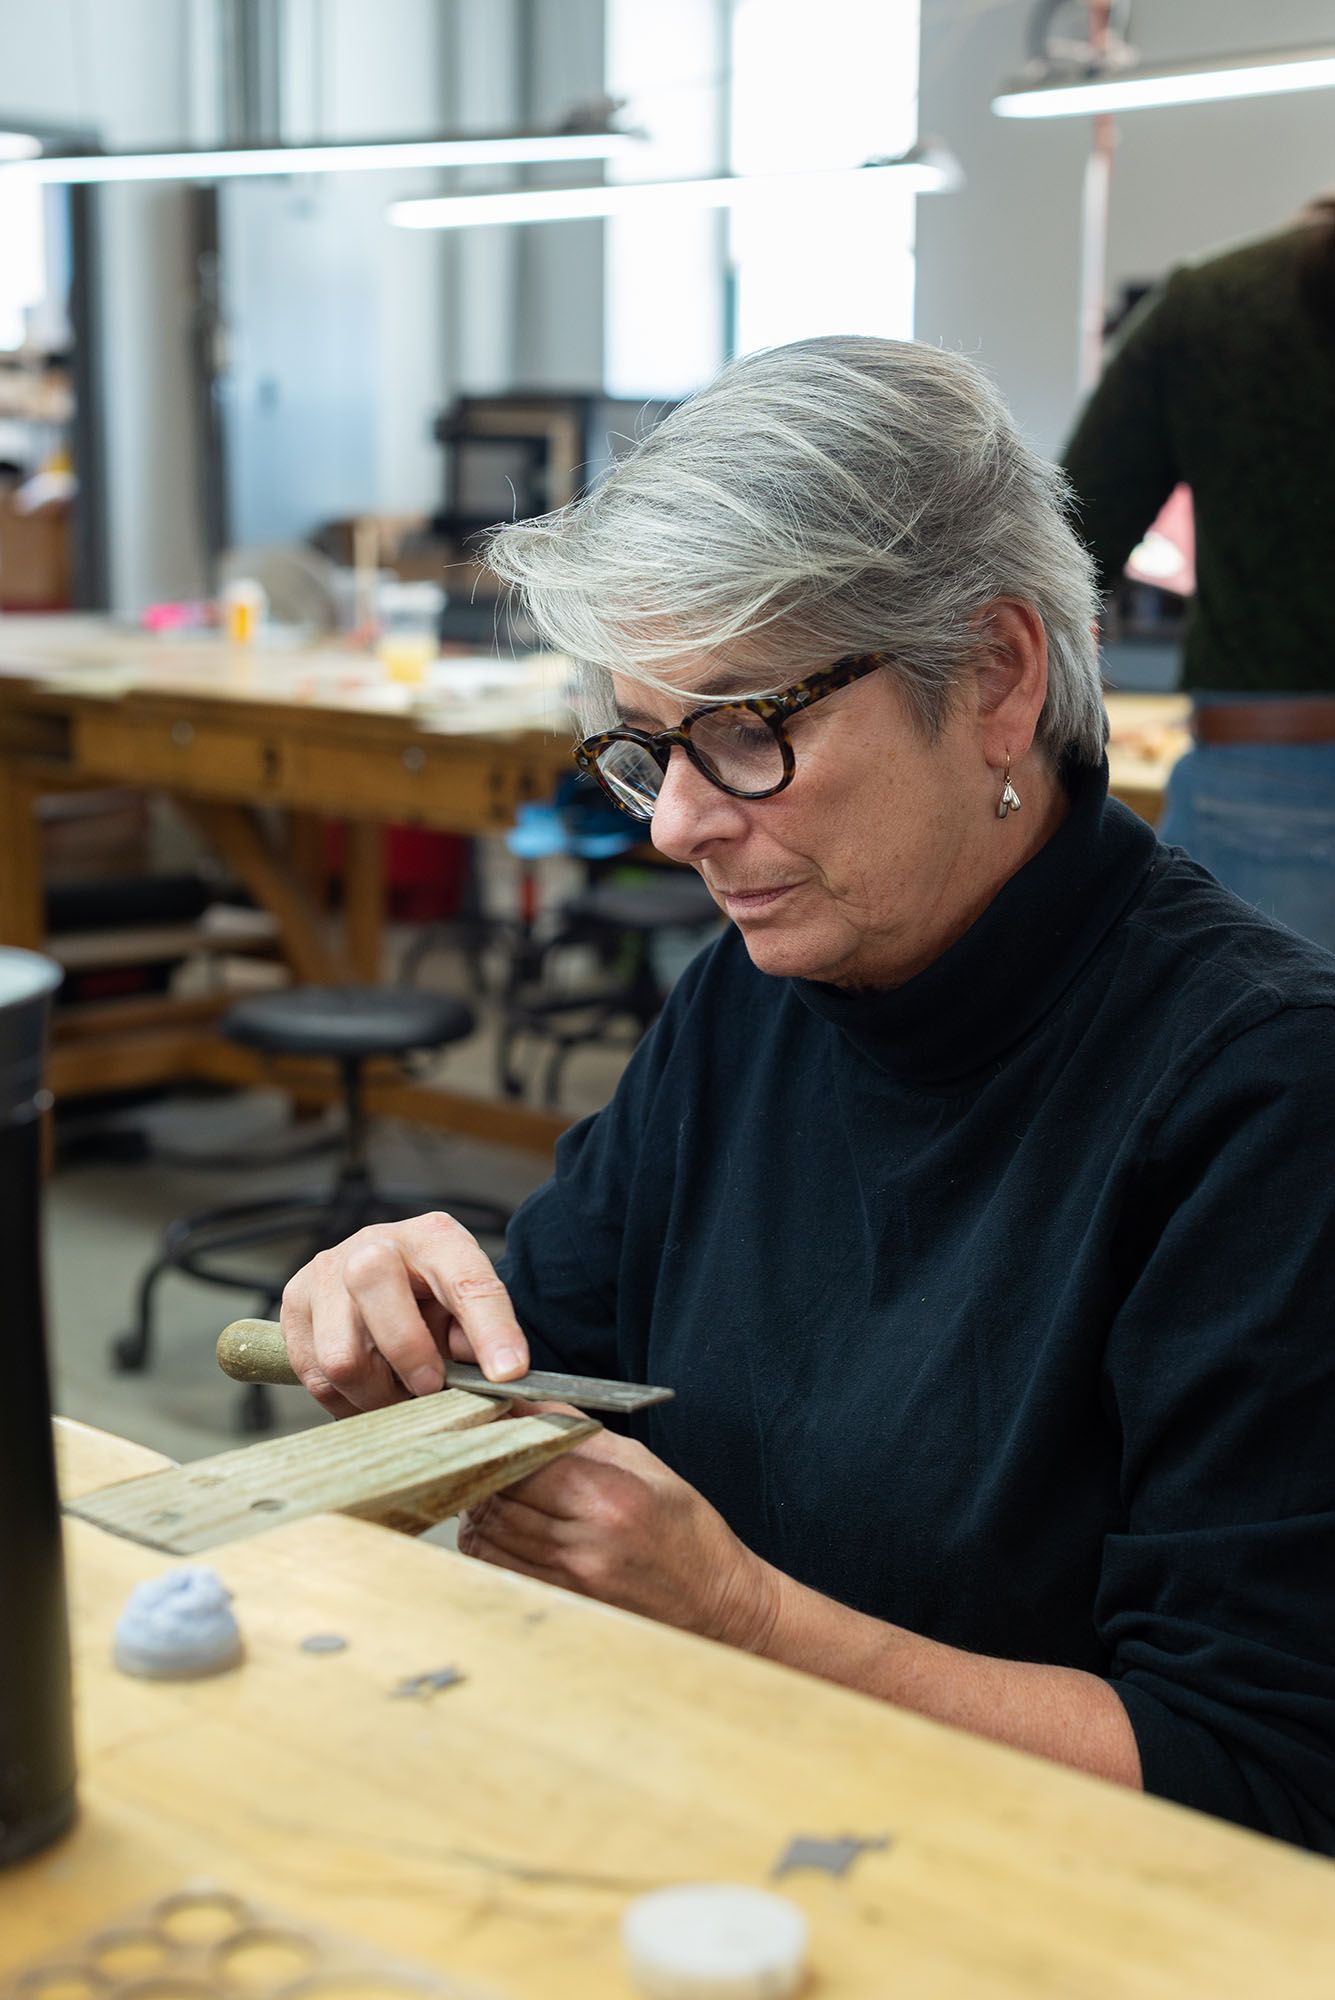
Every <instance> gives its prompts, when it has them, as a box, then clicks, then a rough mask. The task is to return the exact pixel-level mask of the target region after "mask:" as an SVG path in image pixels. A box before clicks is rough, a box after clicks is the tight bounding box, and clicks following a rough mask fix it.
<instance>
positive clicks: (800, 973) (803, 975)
mask: <svg viewBox="0 0 1335 2000" xmlns="http://www.w3.org/2000/svg"><path fill="white" fill-rule="evenodd" d="M737 928H738V930H739V931H740V932H741V933H742V939H743V942H744V943H745V945H746V949H747V952H748V954H749V956H750V959H751V963H752V965H754V966H755V968H756V970H757V972H769V973H772V974H773V975H774V977H775V978H776V979H825V980H828V979H833V978H835V977H836V976H837V967H838V966H839V964H840V963H841V962H842V958H843V956H844V955H843V954H842V953H840V952H839V951H837V950H835V949H834V948H833V947H832V943H831V940H829V939H820V938H816V937H813V936H812V935H811V933H810V931H806V932H805V933H804V932H803V931H802V930H799V929H797V928H794V929H793V930H791V931H785V930H784V929H783V928H781V927H780V926H779V925H777V924H776V925H774V926H773V927H771V926H768V925H764V924H756V925H754V926H747V925H746V924H738V926H737Z"/></svg>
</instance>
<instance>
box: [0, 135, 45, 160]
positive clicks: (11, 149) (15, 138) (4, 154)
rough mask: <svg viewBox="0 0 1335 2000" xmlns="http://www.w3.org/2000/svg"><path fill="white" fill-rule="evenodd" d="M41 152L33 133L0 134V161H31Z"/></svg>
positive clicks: (39, 142)
mask: <svg viewBox="0 0 1335 2000" xmlns="http://www.w3.org/2000/svg"><path fill="white" fill-rule="evenodd" d="M41 150H42V142H41V140H40V139H34V137H33V135H32V133H31V132H0V160H31V159H32V158H33V157H34V155H35V154H37V153H40V152H41Z"/></svg>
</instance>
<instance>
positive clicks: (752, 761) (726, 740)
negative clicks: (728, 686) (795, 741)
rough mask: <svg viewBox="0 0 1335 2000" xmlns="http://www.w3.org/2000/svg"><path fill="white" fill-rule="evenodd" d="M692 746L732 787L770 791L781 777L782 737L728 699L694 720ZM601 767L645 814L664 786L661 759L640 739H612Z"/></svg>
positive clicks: (600, 760) (613, 784)
mask: <svg viewBox="0 0 1335 2000" xmlns="http://www.w3.org/2000/svg"><path fill="white" fill-rule="evenodd" d="M691 748H692V749H693V750H694V751H695V753H696V756H697V757H698V758H699V760H700V762H701V763H702V764H703V765H704V766H705V769H706V770H707V771H708V772H709V774H710V775H711V777H715V778H718V779H719V780H720V781H721V782H722V783H723V784H725V785H727V786H728V787H729V788H730V789H731V790H732V791H734V792H742V793H751V794H758V793H762V792H768V791H772V790H773V788H774V787H775V786H776V785H778V784H779V783H780V782H781V781H782V779H783V770H784V765H783V750H782V747H781V745H780V743H779V739H778V737H777V736H776V735H775V733H774V731H773V730H772V729H770V728H769V726H768V725H767V724H766V723H764V722H762V721H761V719H760V717H759V716H758V715H756V714H754V713H753V712H752V710H750V709H749V708H742V707H740V706H733V705H732V704H729V703H724V704H722V705H721V706H720V707H718V708H713V709H710V710H709V712H708V713H707V714H705V715H701V716H698V717H697V718H696V719H695V721H694V722H692V724H691ZM598 769H599V771H600V772H601V774H602V776H603V777H604V778H605V779H606V781H607V783H608V784H609V785H610V786H611V787H612V789H613V790H614V791H615V792H616V794H617V796H618V798H620V799H622V800H624V802H625V803H626V804H627V805H628V806H629V807H630V809H631V811H632V812H637V813H640V814H642V815H645V816H647V815H648V814H650V813H651V812H652V811H653V808H654V802H655V800H656V799H657V797H658V794H659V792H660V791H661V790H662V786H663V772H662V770H661V769H660V767H659V765H658V762H657V760H656V759H655V758H654V757H653V756H651V754H650V753H649V751H647V750H646V749H644V748H643V746H642V745H641V744H638V743H627V742H616V743H609V744H608V745H607V747H606V749H604V750H603V751H602V752H601V753H600V755H599V758H598Z"/></svg>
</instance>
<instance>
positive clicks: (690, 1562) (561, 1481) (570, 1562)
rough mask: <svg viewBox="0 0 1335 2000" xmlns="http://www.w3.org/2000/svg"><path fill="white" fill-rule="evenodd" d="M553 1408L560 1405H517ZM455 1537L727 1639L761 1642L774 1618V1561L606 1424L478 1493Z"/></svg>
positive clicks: (504, 1562) (534, 1571)
mask: <svg viewBox="0 0 1335 2000" xmlns="http://www.w3.org/2000/svg"><path fill="white" fill-rule="evenodd" d="M553 1409H564V1405H560V1404H551V1403H543V1404H521V1405H519V1406H518V1410H522V1411H524V1412H526V1413H530V1414H534V1415H536V1414H538V1413H539V1412H540V1411H543V1412H545V1411H549V1410H553ZM569 1414H571V1415H574V1414H575V1412H573V1411H572V1412H569ZM459 1547H460V1549H461V1550H462V1551H463V1553H464V1554H465V1555H469V1556H476V1557H478V1558H479V1559H480V1560H481V1561H482V1562H489V1563H495V1564H496V1565H497V1566H498V1567H499V1568H501V1569H512V1570H518V1571H519V1573H520V1574H521V1575H522V1576H533V1577H538V1578H540V1579H541V1581H542V1582H543V1583H555V1584H559V1585H560V1586H561V1587H562V1588H563V1589H565V1590H574V1591H578V1592H579V1593H580V1594H581V1595H583V1596H585V1597H596V1598H598V1599H599V1600H600V1601H601V1602H602V1603H604V1604H615V1605H618V1606H619V1607H620V1608H621V1609H622V1610H623V1611H637V1612H639V1614H640V1615H641V1616H642V1617H644V1618H654V1619H657V1620H658V1622H659V1623H660V1624H663V1625H680V1626H682V1627H684V1628H685V1629H686V1630H687V1631H691V1632H698V1633H700V1634H702V1635H703V1636H704V1637H706V1638H710V1639H720V1640H722V1641H723V1642H724V1643H725V1644H727V1645H732V1646H740V1647H745V1648H748V1649H751V1650H759V1648H760V1646H761V1644H762V1642H763V1639H764V1637H765V1634H766V1633H767V1631H768V1629H769V1626H770V1623H771V1622H772V1619H773V1617H774V1611H775V1606H774V1590H773V1586H774V1583H775V1581H776V1579H775V1577H774V1573H773V1571H772V1570H771V1569H770V1568H769V1565H768V1564H767V1563H764V1562H762V1561H761V1559H760V1557H759V1556H757V1555H754V1554H753V1553H752V1551H751V1550H750V1549H748V1548H747V1547H746V1546H745V1544H744V1543H742V1542H740V1541H738V1539H737V1537H736V1535H734V1534H733V1532H732V1530H731V1528H729V1526H728V1524H727V1522H726V1521H725V1520H724V1519H723V1517H722V1515H721V1514H719V1513H717V1512H716V1510H715V1509H714V1508H713V1507H711V1506H710V1504H709V1502H708V1501H707V1500H706V1499H705V1498H704V1497H703V1496H702V1495H701V1494H699V1493H697V1492H696V1490H695V1488H694V1487H693V1486H688V1485H687V1483H686V1481H685V1480H684V1479H679V1478H678V1476H677V1474H676V1473H675V1472H672V1471H670V1470H669V1469H668V1467H667V1466H666V1465H664V1464H663V1462H662V1460H661V1459H658V1458H655V1457H654V1454H653V1453H652V1452H651V1451H649V1450H648V1449H647V1448H646V1447H645V1446H644V1445H642V1444H636V1443H635V1442H634V1441H633V1440H632V1439H630V1438H623V1437H618V1436H616V1435H615V1434H614V1433H612V1432H611V1431H600V1432H599V1433H598V1435H597V1436H596V1437H591V1438H586V1439H585V1440H584V1442H583V1443H582V1444H579V1445H576V1446H575V1448H574V1450H573V1451H568V1452H566V1453H565V1454H564V1455H563V1456H562V1457H560V1458H557V1459H554V1460H553V1461H552V1463H551V1464H550V1465H544V1466H543V1467H542V1468H541V1469H540V1470H539V1471H537V1472H534V1473H530V1474H529V1476H528V1478H527V1479H521V1480H519V1481H518V1482H517V1484H516V1485H514V1486H510V1487H507V1488H506V1490H505V1492H504V1493H493V1494H492V1495H491V1497H490V1498H489V1499H486V1500H481V1501H479V1502H478V1504H477V1505H476V1506H475V1507H473V1508H471V1509H470V1510H469V1512H468V1513H467V1514H463V1515H461V1516H460V1518H459Z"/></svg>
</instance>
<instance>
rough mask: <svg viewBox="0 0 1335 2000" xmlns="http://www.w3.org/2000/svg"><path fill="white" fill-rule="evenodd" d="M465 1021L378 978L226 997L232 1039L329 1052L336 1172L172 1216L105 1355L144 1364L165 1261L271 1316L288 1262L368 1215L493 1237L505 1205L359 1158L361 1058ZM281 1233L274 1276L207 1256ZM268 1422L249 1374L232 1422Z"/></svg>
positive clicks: (461, 1033) (441, 1003) (444, 1000)
mask: <svg viewBox="0 0 1335 2000" xmlns="http://www.w3.org/2000/svg"><path fill="white" fill-rule="evenodd" d="M474 1026H475V1017H474V1014H473V1010H472V1008H471V1007H469V1006H467V1005H466V1004H465V1003H464V1002H463V1001H462V1000H454V999H451V998H449V997H448V996H447V995H443V994H436V993H419V992H408V991H405V990H403V989H402V988H395V987H385V986H307V987H294V988H290V989H288V990H286V991H284V992H280V993H266V994H262V995H257V996H256V997H254V998H253V999H248V1000H242V1001H240V1002H239V1003H238V1004H237V1005H236V1006H235V1007H233V1008H232V1009H231V1010H230V1011H229V1012H228V1014H227V1015H226V1016H225V1017H224V1020H223V1023H222V1028H223V1032H224V1034H226V1035H227V1036H228V1037H229V1038H230V1039H231V1040H232V1041H234V1042H241V1043H244V1044H245V1045H246V1046H247V1047H248V1048H253V1049H262V1050H264V1051H265V1053H266V1054H269V1055H288V1056H290V1055H299V1056H319V1057H324V1058H326V1059H327V1060H329V1061H331V1062H334V1063H337V1065H338V1069H339V1074H340V1078H341V1081H342V1090H343V1109H344V1116H345V1121H346V1122H345V1129H344V1136H343V1145H342V1158H341V1161H340V1164H339V1169H338V1173H337V1176H336V1178H335V1180H334V1184H333V1186H332V1187H330V1188H328V1189H327V1190H326V1191H325V1192H324V1193H320V1194H296V1193H294V1194H288V1195H271V1196H268V1197H267V1198H265V1199H263V1200H259V1201H247V1202H234V1203H231V1204H229V1205H228V1206H226V1207H223V1208H211V1209H202V1210H200V1211H199V1212H198V1213H196V1214H194V1215H187V1216H182V1217H181V1218H180V1219H179V1220H178V1221H176V1222H173V1223H170V1224H169V1225H168V1227H167V1229H166V1231H165V1233H164V1235H163V1240H162V1248H161V1251H160V1252H159V1254H158V1256H157V1258H156V1259H155V1261H154V1262H153V1263H152V1264H151V1265H150V1266H149V1269H148V1270H147V1271H146V1272H145V1273H144V1276H143V1278H142V1280H141V1282H140V1286H139V1297H138V1305H137V1310H136V1315H135V1324H134V1326H133V1328H132V1329H131V1330H130V1332H128V1333H125V1334H122V1335H120V1336H119V1337H118V1338H117V1339H116V1340H115V1341H114V1342H113V1344H112V1350H111V1352H112V1361H113V1363H114V1365H115V1366H116V1367H117V1368H118V1369H121V1370H123V1371H126V1372H135V1371H138V1370H141V1369H144V1368H147V1367H148V1365H149V1360H150V1357H151V1349H152V1339H153V1299H154V1293H155V1291H156V1289H157V1285H158V1281H159V1280H160V1279H161V1278H162V1277H163V1276H164V1274H165V1273H166V1272H168V1271H182V1272H184V1273H185V1274H186V1275H187V1276H188V1277H192V1278H199V1279H201V1280H202V1281H203V1282H204V1283H205V1284H209V1285H223V1286H228V1287H231V1288H234V1289H236V1290H238V1291H246V1292H256V1293H258V1294H259V1297H260V1306H259V1312H260V1313H261V1315H263V1316H265V1317H270V1316H272V1314H273V1313H274V1311H275V1309H276V1308H277V1306H278V1303H279V1301H280V1299H281V1298H282V1295H283V1287H284V1285H285V1284H286V1282H287V1278H288V1277H290V1276H291V1275H292V1273H293V1272H294V1271H297V1270H300V1268H301V1266H302V1265H303V1264H305V1263H307V1262H308V1261H309V1260H310V1258H312V1257H313V1256H315V1255H316V1254H317V1252H319V1251H321V1250H324V1249H327V1248H329V1246H330V1245H331V1244H334V1243H338V1242H341V1241H342V1240H343V1238H344V1237H345V1236H350V1235H352V1233H353V1232H354V1231H355V1230H358V1229H361V1228H363V1227H365V1225H366V1224H367V1223H370V1222H390V1221H397V1220H399V1219H401V1218H402V1217H404V1216H407V1215H417V1214H420V1213H423V1212H424V1211H426V1210H429V1209H435V1208H444V1209H448V1211H449V1213H450V1214H451V1215H454V1216H457V1217H458V1219H459V1221H460V1222H462V1223H463V1225H464V1227H465V1228H466V1229H471V1230H472V1231H473V1232H474V1234H476V1235H480V1236H495V1237H503V1236H504V1234H505V1230H506V1226H507V1224H508V1223H509V1220H510V1210H508V1209H506V1208H502V1207H499V1206H497V1205H496V1204H495V1203H492V1202H482V1201H475V1200H473V1199H471V1198H470V1197H464V1196H455V1195H443V1194H439V1193H426V1192H423V1191H421V1190H418V1189H403V1188H386V1187H381V1186H379V1185H378V1183H377V1182H376V1180H375V1179H374V1176H373V1175H372V1173H371V1169H370V1166H369V1164H368V1161H367V1157H366V1111H365V1103H364V1094H363V1083H364V1079H363V1071H364V1067H365V1065H366V1063H368V1062H370V1061H372V1060H373V1059H375V1058H377V1057H386V1056H398V1057H402V1056H406V1055H409V1054H412V1053H416V1052H419V1051H422V1050H433V1049H441V1048H445V1047H447V1046H448V1045H449V1044H450V1043H451V1042H458V1041H462V1040H463V1039H464V1037H465V1036H467V1035H470V1034H472V1032H473V1029H474ZM288 1238H294V1239H296V1240H297V1242H298V1244H299V1249H298V1251H297V1253H296V1255H295V1256H293V1257H292V1258H290V1259H289V1260H288V1261H287V1264H286V1267H285V1274H284V1276H283V1277H282V1278H278V1279H276V1278H275V1277H274V1275H273V1273H272V1272H267V1273H266V1272H261V1271H257V1270H256V1269H255V1268H254V1266H251V1267H250V1268H246V1266H245V1263H244V1256H243V1259H242V1262H241V1263H240V1264H239V1265H238V1264H236V1263H231V1262H229V1261H223V1262H221V1263H219V1262H217V1261H215V1260H217V1259H218V1258H220V1257H221V1258H223V1259H224V1260H226V1259H227V1258H228V1257H229V1254H230V1253H233V1252H241V1253H244V1252H245V1251H247V1250H253V1249H255V1248H257V1247H258V1246H259V1245H261V1244H266V1243H280V1242H282V1241H284V1240H285V1239H288ZM270 1421H271V1418H270V1411H269V1403H268V1396H267V1392H266V1391H265V1390H264V1388H263V1386H262V1385H259V1384H256V1385H252V1386H250V1387H248V1388H247V1389H246V1390H245V1391H244V1400H243V1402H242V1405H241V1412H240V1422H241V1428H242V1430H245V1431H260V1430H267V1429H268V1428H269V1424H270Z"/></svg>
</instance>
